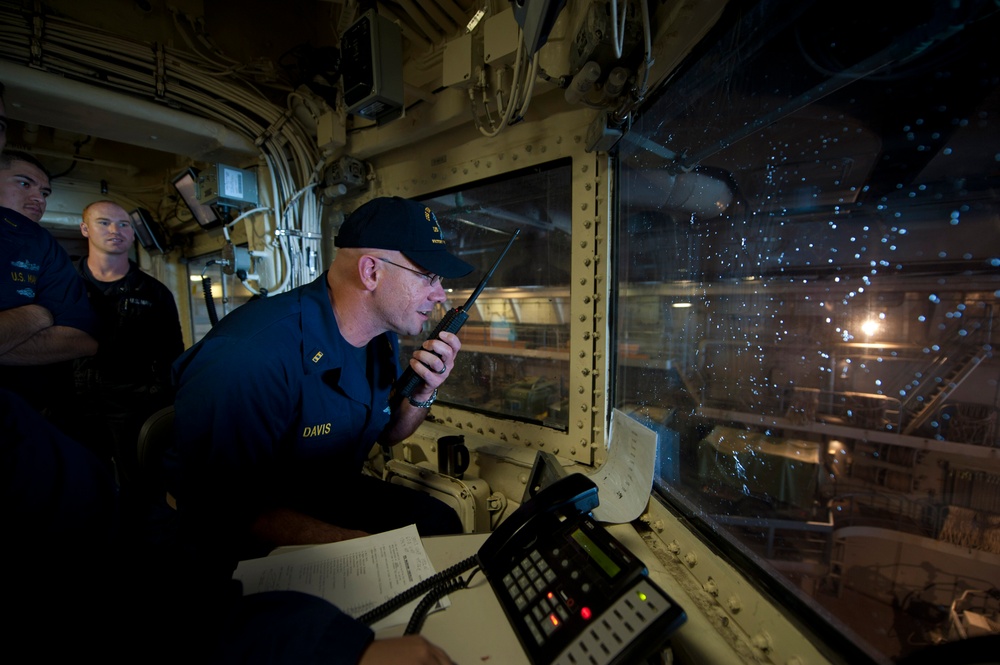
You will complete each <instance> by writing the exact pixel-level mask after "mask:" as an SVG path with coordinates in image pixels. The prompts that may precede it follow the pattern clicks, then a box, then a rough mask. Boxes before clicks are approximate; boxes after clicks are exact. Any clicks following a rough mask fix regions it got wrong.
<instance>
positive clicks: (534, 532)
mask: <svg viewBox="0 0 1000 665" xmlns="http://www.w3.org/2000/svg"><path fill="white" fill-rule="evenodd" d="M598 503H599V500H598V496H597V486H596V485H595V484H594V482H593V481H592V480H590V478H588V477H587V476H585V475H583V474H580V473H573V474H570V475H567V476H564V477H562V478H559V479H558V480H556V481H555V482H553V483H552V484H551V485H549V486H548V487H545V488H544V489H542V490H540V491H539V492H538V493H537V494H535V495H534V496H532V498H531V499H529V500H528V501H525V502H524V503H523V504H521V507H520V508H519V509H518V510H517V511H516V512H515V513H514V514H512V515H511V516H510V517H508V518H507V519H506V520H504V521H503V522H501V523H500V525H499V526H498V527H497V528H496V529H495V530H494V531H493V533H492V534H491V535H490V537H489V538H488V539H487V540H486V542H485V543H483V546H482V547H481V548H480V549H479V552H478V553H477V554H476V555H475V556H472V557H469V558H468V559H466V560H465V561H462V562H460V563H458V564H456V565H455V566H452V567H451V568H449V569H448V570H445V571H442V572H441V573H438V574H437V575H435V576H433V577H431V578H429V579H427V580H424V582H421V583H420V584H418V585H417V586H415V587H413V588H412V589H410V590H408V591H406V592H403V593H402V594H400V596H397V597H396V598H394V599H392V600H390V601H388V602H387V603H384V604H383V605H381V606H379V607H377V608H375V609H374V610H372V611H371V612H369V613H368V614H366V615H364V616H362V617H360V620H361V621H363V622H365V623H368V624H371V623H374V621H376V620H377V619H380V618H381V617H383V616H386V615H388V614H389V613H391V612H392V611H394V610H395V609H397V608H398V607H402V606H403V605H405V604H406V603H408V602H410V601H411V600H414V599H415V598H419V597H420V596H421V595H424V594H426V597H425V598H424V599H423V600H422V601H421V603H420V604H419V605H418V607H417V609H416V610H415V611H414V613H413V618H411V620H410V624H409V625H408V626H407V629H406V633H407V634H412V633H415V632H419V628H420V626H421V625H422V623H423V617H424V615H426V613H427V612H428V611H429V610H430V608H431V607H432V606H433V604H434V603H436V602H437V600H438V599H440V598H441V596H443V595H445V594H446V593H450V592H451V591H456V590H458V589H462V588H465V587H466V586H467V585H468V582H469V579H471V577H472V576H471V575H470V576H469V577H468V578H466V579H464V580H463V579H461V578H460V577H459V575H460V574H461V573H463V572H465V571H466V570H469V569H471V568H474V567H476V566H478V568H479V570H482V572H483V574H484V575H485V576H486V579H487V581H488V582H489V583H490V586H491V587H492V588H493V591H494V593H496V595H497V598H498V600H499V601H500V605H501V606H502V607H503V610H504V613H506V615H507V619H508V620H509V621H510V623H511V625H512V626H513V627H514V631H515V632H516V633H517V636H518V639H519V640H520V641H521V646H522V647H524V650H525V652H526V653H527V655H528V657H529V659H530V660H531V662H532V663H533V664H534V665H549V664H551V663H555V664H558V665H584V664H586V665H624V664H627V663H637V662H641V661H642V659H643V658H645V657H648V656H649V655H650V654H652V653H653V652H654V651H655V650H656V649H657V648H660V647H662V645H663V644H664V643H665V642H666V641H667V639H668V638H669V637H670V635H671V634H672V633H673V631H675V630H676V629H677V628H678V627H680V626H681V624H683V623H684V622H685V621H686V620H687V615H686V614H685V613H684V610H683V609H682V608H681V607H680V606H678V605H677V603H675V602H674V601H673V600H672V599H671V598H670V597H669V596H668V595H667V594H666V593H664V592H663V591H662V590H661V589H660V588H659V587H658V586H657V585H656V584H654V583H653V581H652V580H650V579H649V577H648V575H647V572H648V571H647V570H646V567H645V565H643V563H642V562H641V561H639V560H638V559H637V558H635V557H634V556H633V555H632V553H631V552H629V551H628V550H627V549H626V548H625V547H624V546H623V545H622V544H621V543H620V542H618V540H617V539H615V537H614V536H612V535H611V534H610V533H608V531H607V530H606V529H604V527H602V526H601V525H600V524H598V523H597V522H595V521H594V520H593V519H591V517H590V515H589V513H590V511H592V510H593V509H594V508H596V507H597V505H598ZM473 574H475V573H473Z"/></svg>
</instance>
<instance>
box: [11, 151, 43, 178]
mask: <svg viewBox="0 0 1000 665" xmlns="http://www.w3.org/2000/svg"><path fill="white" fill-rule="evenodd" d="M14 162H27V163H28V164H31V165H32V166H34V167H35V168H37V169H38V170H39V171H41V172H42V173H44V174H45V177H46V178H48V179H49V180H52V174H51V173H49V170H48V169H47V168H45V165H44V164H42V163H41V162H40V161H38V158H36V157H35V156H34V155H32V154H31V153H27V152H23V151H21V150H4V151H3V152H2V153H0V169H9V168H11V167H12V166H13V165H14Z"/></svg>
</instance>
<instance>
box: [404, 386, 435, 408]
mask: <svg viewBox="0 0 1000 665" xmlns="http://www.w3.org/2000/svg"><path fill="white" fill-rule="evenodd" d="M437 396H438V390H437V388H435V389H434V392H432V393H431V396H430V397H428V398H427V401H426V402H418V401H417V400H415V399H413V398H412V397H407V398H406V399H408V400H410V404H412V405H413V406H415V407H417V408H418V409H429V408H431V404H433V403H434V400H436V399H437Z"/></svg>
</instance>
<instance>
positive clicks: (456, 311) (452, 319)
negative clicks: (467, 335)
mask: <svg viewBox="0 0 1000 665" xmlns="http://www.w3.org/2000/svg"><path fill="white" fill-rule="evenodd" d="M519 233H521V229H514V234H513V235H511V237H510V240H509V241H508V242H507V246H506V247H504V248H503V251H502V252H500V256H499V258H497V260H496V262H495V263H494V264H493V267H492V268H490V270H489V272H488V273H486V275H485V276H484V277H483V279H482V281H480V282H479V285H478V286H477V287H476V290H475V291H473V292H472V295H471V296H469V299H468V300H466V301H465V304H464V305H462V306H461V307H455V308H453V309H451V310H450V311H449V312H448V313H447V314H445V315H444V318H442V319H441V322H440V323H438V324H437V327H436V328H434V332H432V333H431V334H430V337H428V338H427V339H438V337H439V335H440V334H441V333H442V332H450V333H457V332H458V331H459V329H460V328H461V327H462V326H463V325H465V322H466V321H467V320H468V318H469V310H470V309H472V306H473V305H474V304H475V303H476V298H478V297H479V294H480V293H482V292H483V289H485V288H486V283H487V282H488V281H490V277H492V276H493V273H494V272H495V271H496V269H497V266H499V265H500V262H501V261H502V260H503V257H504V256H506V254H507V250H508V249H510V246H511V245H513V244H514V240H515V239H516V238H517V236H518V234H519ZM422 381H423V379H421V378H420V376H418V375H417V373H416V372H414V371H413V368H412V367H407V368H406V371H405V372H403V375H402V376H401V377H399V379H398V380H397V381H396V386H395V390H394V392H395V393H397V394H399V395H402V396H403V397H409V396H410V395H411V394H413V391H414V390H416V389H417V386H419V385H420V384H421V382H422Z"/></svg>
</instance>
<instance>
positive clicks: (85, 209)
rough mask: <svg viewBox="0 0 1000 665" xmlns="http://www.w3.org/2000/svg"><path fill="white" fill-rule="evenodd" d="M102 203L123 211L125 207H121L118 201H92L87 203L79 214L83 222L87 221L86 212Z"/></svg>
mask: <svg viewBox="0 0 1000 665" xmlns="http://www.w3.org/2000/svg"><path fill="white" fill-rule="evenodd" d="M102 203H109V204H111V205H113V206H118V207H119V208H121V209H122V210H125V206H123V205H122V204H121V203H118V201H112V200H111V199H101V200H100V201H92V202H91V203H88V204H87V205H86V206H85V207H84V209H83V211H82V212H81V213H80V216H81V217H83V219H84V220H86V219H87V211H88V210H90V209H91V208H93V207H94V206H97V205H101V204H102ZM127 213H128V211H126V214H127Z"/></svg>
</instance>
